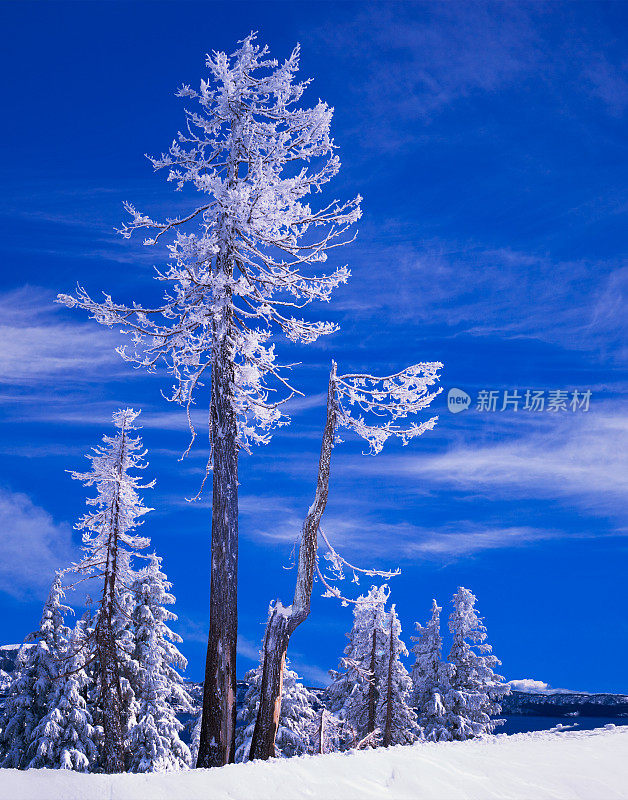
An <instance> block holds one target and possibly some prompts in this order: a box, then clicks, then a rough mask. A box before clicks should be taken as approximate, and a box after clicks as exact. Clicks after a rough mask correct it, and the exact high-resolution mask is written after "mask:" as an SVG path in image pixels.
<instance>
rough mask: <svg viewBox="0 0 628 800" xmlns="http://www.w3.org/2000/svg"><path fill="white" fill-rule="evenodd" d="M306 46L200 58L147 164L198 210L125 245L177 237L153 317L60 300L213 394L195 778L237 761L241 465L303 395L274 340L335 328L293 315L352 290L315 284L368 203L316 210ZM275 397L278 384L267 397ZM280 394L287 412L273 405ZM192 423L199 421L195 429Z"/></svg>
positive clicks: (325, 119) (181, 386) (337, 274)
mask: <svg viewBox="0 0 628 800" xmlns="http://www.w3.org/2000/svg"><path fill="white" fill-rule="evenodd" d="M298 64H299V49H298V47H297V48H295V50H294V51H293V52H292V54H291V55H290V57H289V58H287V59H286V60H285V61H284V62H283V63H281V64H279V63H278V62H277V61H275V60H274V59H271V58H270V57H269V55H268V50H267V48H265V47H263V48H262V47H260V46H258V45H257V44H256V42H255V35H254V34H251V35H249V36H247V38H246V39H244V41H242V42H240V44H239V47H238V49H237V50H236V52H235V53H233V54H232V55H231V56H228V55H227V54H226V53H222V52H214V53H212V54H211V55H209V56H208V57H207V62H206V65H207V68H208V69H209V71H210V78H209V80H203V81H201V85H200V89H199V90H198V91H195V90H192V89H191V88H189V87H188V86H184V87H182V89H181V90H180V91H179V95H180V96H181V97H185V98H187V99H188V100H190V101H196V102H197V103H198V107H197V109H196V110H189V111H187V112H186V118H187V119H186V126H185V128H184V131H183V133H180V134H179V136H178V140H177V141H175V142H174V143H173V144H172V145H171V147H170V150H169V152H168V153H167V154H165V155H162V156H161V157H159V158H154V159H152V163H153V166H154V167H155V168H156V169H162V168H164V169H166V170H167V174H168V180H170V181H172V182H174V183H175V184H176V186H177V188H182V187H183V186H185V185H187V184H189V185H190V186H191V187H193V188H195V189H196V190H197V191H198V192H200V193H201V195H202V198H203V199H202V201H201V202H199V203H197V204H195V205H194V206H192V207H191V208H190V209H189V211H188V212H185V213H184V214H183V215H181V216H177V217H174V218H170V219H166V220H165V221H163V222H160V221H156V220H153V219H151V218H150V217H149V216H148V215H146V214H144V213H142V212H140V211H137V210H136V209H135V208H134V207H133V206H131V205H130V204H129V205H127V210H128V211H129V212H130V215H131V219H130V221H129V223H128V224H125V225H124V226H123V228H122V231H121V233H122V234H123V235H124V236H125V237H128V236H130V235H131V234H132V232H133V231H135V230H141V229H148V230H149V231H151V234H150V238H148V239H146V240H145V244H147V245H154V244H156V243H157V242H160V241H161V239H162V237H164V238H166V239H168V240H169V243H168V248H169V251H170V263H169V265H168V266H166V267H165V268H163V269H161V270H159V271H158V274H157V278H158V279H159V280H160V281H162V282H163V283H165V284H166V286H167V291H166V293H165V300H164V302H163V303H162V304H161V305H158V306H157V307H152V308H147V307H144V306H141V305H140V304H135V303H134V304H131V305H129V306H127V305H122V304H119V303H116V302H114V301H113V300H112V298H111V297H110V296H108V295H106V296H105V300H104V302H96V301H93V300H92V299H91V297H90V296H89V295H88V293H87V292H86V291H85V290H84V289H83V288H79V290H78V292H77V295H76V296H75V297H69V296H67V295H63V296H60V298H59V300H60V301H61V302H63V303H65V304H66V305H68V306H71V307H76V306H78V307H81V308H83V309H85V310H87V311H88V312H89V313H90V314H91V316H92V317H93V318H94V319H96V320H97V321H98V322H100V323H102V324H104V325H108V326H113V325H117V326H120V327H121V329H122V330H123V331H126V332H128V333H130V334H131V335H132V337H133V347H132V348H131V350H125V349H124V348H121V350H120V353H121V355H122V356H123V357H124V358H126V359H127V360H130V361H132V362H135V363H136V364H139V365H141V366H144V367H146V368H148V369H149V370H152V369H154V368H155V366H156V365H157V364H160V363H165V364H166V365H167V368H168V369H169V371H170V372H171V374H172V375H173V376H174V380H175V387H174V391H173V394H172V396H171V399H172V400H173V401H175V402H178V403H181V404H183V405H184V406H187V407H188V412H189V406H190V404H191V403H192V402H193V401H194V398H195V395H196V394H197V390H198V389H200V387H201V386H203V384H204V383H207V382H208V379H209V383H210V384H211V388H210V392H209V395H210V415H209V417H210V440H211V454H210V461H209V463H208V470H207V473H206V476H207V475H209V472H210V470H209V467H210V466H211V467H212V468H213V469H212V474H213V502H212V554H218V553H220V554H221V555H220V558H217V557H216V558H214V561H213V563H212V575H211V598H210V628H211V631H210V636H209V648H208V663H207V667H206V675H205V697H204V706H205V709H204V715H203V731H202V736H201V745H200V756H199V765H200V766H218V765H221V764H223V763H227V762H228V761H229V760H230V757H231V756H232V754H233V743H234V739H233V736H234V724H233V723H234V704H233V703H234V701H233V698H234V696H235V689H236V686H235V674H236V670H235V658H236V638H237V619H236V574H237V569H236V565H237V535H238V516H237V515H238V507H237V505H238V501H237V491H238V489H237V487H238V478H237V475H238V452H239V449H240V448H243V449H245V450H246V449H249V448H250V447H251V446H252V445H254V444H261V443H265V442H267V441H268V440H269V438H270V436H271V432H272V430H273V428H275V427H276V426H277V425H280V424H285V423H286V422H287V421H288V420H287V417H285V416H284V415H283V414H282V413H281V403H282V402H283V401H284V400H286V399H288V398H289V397H290V396H291V395H292V394H293V393H294V389H293V388H292V387H291V385H290V384H289V382H288V380H287V378H286V371H285V369H283V368H282V366H281V365H280V364H279V363H278V361H277V356H276V353H275V344H274V337H275V336H276V334H277V333H281V334H283V335H285V336H286V338H288V339H289V340H290V341H293V342H303V343H310V342H313V341H315V340H316V339H317V338H318V337H319V336H321V335H325V334H330V333H332V332H333V331H335V330H336V328H337V326H336V325H335V324H334V323H329V322H318V321H313V320H312V319H307V318H305V319H304V318H300V316H299V313H300V309H302V308H303V307H304V306H306V305H308V304H310V303H312V302H315V301H324V302H326V301H328V300H329V298H330V296H331V294H332V292H333V290H334V289H335V288H336V287H337V286H338V285H339V284H341V283H344V282H345V281H346V280H347V278H348V277H349V271H348V269H347V268H346V267H344V266H342V267H339V268H336V269H332V270H331V271H330V273H329V274H327V275H325V274H321V273H316V274H313V272H312V268H316V267H317V266H319V265H320V264H322V263H323V262H325V261H326V260H327V257H328V255H329V254H331V253H333V249H334V248H335V247H338V246H339V245H341V244H343V243H344V242H346V241H349V240H350V239H351V238H352V237H351V235H350V234H349V232H348V231H349V228H350V227H351V226H352V225H353V224H354V223H355V222H356V221H357V220H358V219H359V217H360V214H361V211H360V205H359V204H360V198H359V197H356V198H355V199H354V200H350V201H348V202H337V201H333V200H332V202H330V203H325V202H323V203H322V204H321V205H320V207H319V208H318V209H317V208H314V207H313V206H312V205H311V200H312V198H314V197H316V196H317V195H318V194H319V193H320V191H321V189H322V188H323V187H324V186H325V184H327V183H328V182H329V181H330V180H331V179H332V178H333V177H334V176H335V175H336V174H337V173H338V170H339V168H340V161H339V159H338V156H337V154H336V153H335V147H334V144H333V140H332V138H331V136H330V124H331V118H332V109H331V108H329V106H327V105H326V104H325V103H323V102H321V101H319V102H318V103H317V104H316V105H315V106H314V107H313V108H302V107H299V102H300V100H301V97H302V95H303V93H304V91H305V89H306V87H307V84H308V81H305V82H298V81H296V77H295V76H296V72H297V69H298ZM273 384H274V385H273ZM276 388H279V389H282V390H283V389H285V391H286V394H285V396H284V398H283V399H281V398H280V399H279V400H276V399H275V397H276V396H277V395H274V394H270V392H271V391H272V390H273V389H276ZM190 424H191V423H190Z"/></svg>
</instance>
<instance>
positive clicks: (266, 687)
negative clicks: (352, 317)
mask: <svg viewBox="0 0 628 800" xmlns="http://www.w3.org/2000/svg"><path fill="white" fill-rule="evenodd" d="M335 380H336V364H335V363H333V364H332V369H331V374H330V376H329V386H328V389H327V416H326V420H325V429H324V431H323V442H322V445H321V454H320V458H319V462H318V478H317V482H316V494H315V496H314V502H313V503H312V505H311V506H310V509H309V511H308V513H307V516H306V518H305V521H304V523H303V528H302V530H301V544H300V545H299V562H298V567H297V578H296V586H295V590H294V600H293V602H292V605H291V606H290V607H289V608H285V607H284V606H283V605H282V604H281V602H280V601H279V600H277V602H276V603H275V604H274V605H272V606H271V608H270V612H269V615H268V623H267V625H266V635H265V637H264V666H263V669H262V688H261V691H260V705H259V711H258V714H257V720H256V722H255V729H254V731H253V739H252V740H251V749H250V753H249V759H251V760H253V759H268V758H273V757H274V755H275V737H276V736H277V726H278V725H279V714H280V712H281V689H282V681H283V667H284V664H285V661H286V651H287V650H288V643H289V641H290V637H291V636H292V634H293V633H294V632H295V630H296V629H297V628H298V627H299V625H300V624H301V623H302V622H303V621H304V620H306V619H307V617H308V615H309V613H310V603H311V599H312V587H313V585H314V569H315V567H316V551H317V548H318V526H319V524H320V521H321V518H322V516H323V512H324V511H325V506H326V505H327V498H328V496H329V473H330V467H331V453H332V450H333V447H334V438H335V436H336V421H337V414H336V390H335Z"/></svg>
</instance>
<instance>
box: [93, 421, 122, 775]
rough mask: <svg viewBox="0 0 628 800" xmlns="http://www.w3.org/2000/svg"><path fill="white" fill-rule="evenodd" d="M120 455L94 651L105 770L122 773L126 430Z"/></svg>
mask: <svg viewBox="0 0 628 800" xmlns="http://www.w3.org/2000/svg"><path fill="white" fill-rule="evenodd" d="M121 433H122V440H121V442H120V456H119V463H118V484H117V490H116V494H115V497H114V499H113V502H112V505H111V519H110V522H109V537H108V540H107V559H106V562H105V571H104V572H105V574H104V585H103V596H102V602H101V607H100V614H99V618H98V622H97V624H96V631H95V634H96V652H97V655H98V660H99V662H100V682H101V699H102V713H103V754H104V764H103V768H104V771H105V772H107V773H115V772H124V736H123V732H122V687H121V686H120V668H119V663H118V654H117V652H116V640H115V634H114V630H113V619H114V615H115V607H116V575H117V571H118V533H119V516H120V499H119V497H120V496H119V491H120V483H121V481H122V471H123V464H124V459H125V447H126V430H125V428H124V427H123V428H122V429H121Z"/></svg>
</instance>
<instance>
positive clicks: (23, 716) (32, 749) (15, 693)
mask: <svg viewBox="0 0 628 800" xmlns="http://www.w3.org/2000/svg"><path fill="white" fill-rule="evenodd" d="M63 597H64V594H63V589H62V588H61V576H60V575H59V574H57V576H56V578H55V580H54V583H53V585H52V588H51V589H50V593H49V595H48V599H47V600H46V603H45V604H44V609H43V612H42V617H41V622H40V625H39V629H38V630H37V631H35V632H34V633H31V634H29V636H28V637H27V640H28V641H30V642H34V643H33V644H32V645H29V644H24V645H22V647H21V648H20V651H19V653H18V655H17V660H16V664H15V670H14V673H13V678H12V681H11V685H10V686H9V692H8V696H7V699H6V701H5V703H4V707H3V710H2V718H1V720H0V730H1V731H2V734H1V737H0V741H1V746H2V751H3V754H4V755H3V760H2V766H3V767H7V768H8V767H12V768H14V769H24V768H26V767H27V766H28V765H29V762H30V761H31V759H32V758H33V756H34V755H35V753H36V752H37V748H38V745H39V736H40V735H41V733H42V731H41V730H40V731H39V732H38V734H37V737H38V738H37V739H36V738H35V736H36V734H35V731H36V730H37V729H38V726H39V724H40V722H41V721H42V720H43V719H44V717H45V716H46V715H47V713H48V711H49V709H50V702H51V697H52V695H53V694H54V689H55V685H54V681H55V679H56V678H57V676H58V673H59V665H60V662H61V660H62V658H63V656H64V655H65V652H66V649H67V639H68V635H69V629H68V628H67V627H66V625H65V622H64V615H65V613H66V612H67V611H69V609H68V608H67V606H64V605H63V604H62V602H61V601H62V600H63Z"/></svg>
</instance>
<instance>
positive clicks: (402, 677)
mask: <svg viewBox="0 0 628 800" xmlns="http://www.w3.org/2000/svg"><path fill="white" fill-rule="evenodd" d="M388 622H389V624H388V631H387V634H388V643H387V644H388V647H387V651H386V659H385V660H386V663H385V664H384V676H385V683H382V685H381V688H380V692H379V703H378V708H377V727H378V728H379V729H380V730H381V731H382V732H383V744H384V747H390V746H391V745H394V744H412V742H414V741H416V740H417V739H418V738H419V736H420V729H419V726H418V725H417V716H416V713H415V711H414V710H413V708H412V707H411V705H410V702H411V697H412V681H411V679H410V675H409V674H408V670H407V669H406V668H405V666H404V665H403V664H402V663H401V661H400V656H402V655H404V656H407V655H408V650H407V648H406V646H405V644H404V643H403V642H402V641H401V623H400V622H399V618H398V617H397V612H396V610H395V606H393V607H392V609H391V610H390V613H389V614H388Z"/></svg>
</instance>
